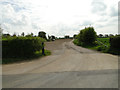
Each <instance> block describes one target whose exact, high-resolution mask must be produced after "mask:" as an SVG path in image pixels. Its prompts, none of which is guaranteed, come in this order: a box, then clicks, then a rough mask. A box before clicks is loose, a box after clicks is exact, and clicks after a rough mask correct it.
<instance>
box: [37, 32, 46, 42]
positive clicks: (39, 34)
mask: <svg viewBox="0 0 120 90" xmlns="http://www.w3.org/2000/svg"><path fill="white" fill-rule="evenodd" d="M38 37H41V38H44V39H46V40H47V38H46V33H45V32H43V31H40V32H39V33H38Z"/></svg>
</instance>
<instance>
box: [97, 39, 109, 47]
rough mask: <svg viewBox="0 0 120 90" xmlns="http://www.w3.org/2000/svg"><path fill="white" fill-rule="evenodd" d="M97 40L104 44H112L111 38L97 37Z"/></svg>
mask: <svg viewBox="0 0 120 90" xmlns="http://www.w3.org/2000/svg"><path fill="white" fill-rule="evenodd" d="M97 40H98V41H100V42H101V43H103V44H104V45H107V46H110V43H109V38H97Z"/></svg>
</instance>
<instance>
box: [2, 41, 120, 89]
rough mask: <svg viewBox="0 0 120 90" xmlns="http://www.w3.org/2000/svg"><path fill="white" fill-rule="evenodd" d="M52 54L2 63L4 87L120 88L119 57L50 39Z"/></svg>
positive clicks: (69, 42)
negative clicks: (11, 62)
mask: <svg viewBox="0 0 120 90" xmlns="http://www.w3.org/2000/svg"><path fill="white" fill-rule="evenodd" d="M45 48H46V49H48V50H51V51H52V55H50V56H47V57H43V58H40V59H37V60H32V61H29V62H28V61H27V62H21V63H14V64H8V65H3V66H2V69H3V88H118V56H115V55H110V54H105V53H99V52H97V51H93V50H89V49H85V48H82V47H78V46H75V45H74V44H73V43H72V41H71V40H70V39H65V40H56V41H54V42H47V43H46V47H45Z"/></svg>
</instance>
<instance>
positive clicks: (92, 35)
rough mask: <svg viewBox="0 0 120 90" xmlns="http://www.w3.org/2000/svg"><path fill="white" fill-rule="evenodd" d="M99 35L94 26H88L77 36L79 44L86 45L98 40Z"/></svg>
mask: <svg viewBox="0 0 120 90" xmlns="http://www.w3.org/2000/svg"><path fill="white" fill-rule="evenodd" d="M96 38H97V35H96V32H95V31H94V28H93V27H88V28H85V29H83V30H81V31H80V33H79V34H78V35H77V36H76V39H78V42H79V45H81V46H84V45H86V44H93V43H94V42H95V41H96Z"/></svg>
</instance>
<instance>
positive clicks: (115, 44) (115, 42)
mask: <svg viewBox="0 0 120 90" xmlns="http://www.w3.org/2000/svg"><path fill="white" fill-rule="evenodd" d="M110 47H111V48H116V49H120V35H117V36H112V37H110Z"/></svg>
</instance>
